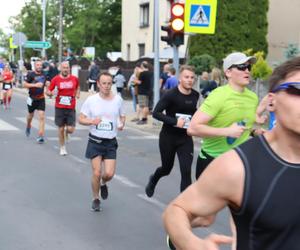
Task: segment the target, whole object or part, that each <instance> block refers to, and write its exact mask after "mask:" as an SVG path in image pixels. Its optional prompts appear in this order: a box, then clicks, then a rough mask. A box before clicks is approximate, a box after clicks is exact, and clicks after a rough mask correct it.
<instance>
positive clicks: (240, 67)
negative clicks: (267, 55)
mask: <svg viewBox="0 0 300 250" xmlns="http://www.w3.org/2000/svg"><path fill="white" fill-rule="evenodd" d="M232 68H236V69H237V70H239V71H246V69H248V71H251V68H252V65H251V64H245V63H244V64H237V65H232V66H231V67H230V69H232Z"/></svg>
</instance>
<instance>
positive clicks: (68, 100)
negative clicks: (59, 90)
mask: <svg viewBox="0 0 300 250" xmlns="http://www.w3.org/2000/svg"><path fill="white" fill-rule="evenodd" d="M71 100H72V97H71V96H60V97H59V104H61V105H66V106H71Z"/></svg>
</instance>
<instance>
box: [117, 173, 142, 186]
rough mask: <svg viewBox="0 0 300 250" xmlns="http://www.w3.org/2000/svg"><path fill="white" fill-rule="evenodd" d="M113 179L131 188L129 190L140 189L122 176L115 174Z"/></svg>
mask: <svg viewBox="0 0 300 250" xmlns="http://www.w3.org/2000/svg"><path fill="white" fill-rule="evenodd" d="M114 179H116V180H118V181H120V182H121V183H123V184H124V185H125V186H128V187H131V188H140V187H141V186H139V185H137V184H135V183H134V182H132V181H130V180H129V179H128V178H127V177H125V176H122V175H117V174H115V176H114Z"/></svg>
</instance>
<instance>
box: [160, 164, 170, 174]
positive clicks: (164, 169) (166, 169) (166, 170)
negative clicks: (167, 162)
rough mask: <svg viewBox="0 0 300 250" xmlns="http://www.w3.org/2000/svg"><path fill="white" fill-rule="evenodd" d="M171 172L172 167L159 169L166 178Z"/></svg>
mask: <svg viewBox="0 0 300 250" xmlns="http://www.w3.org/2000/svg"><path fill="white" fill-rule="evenodd" d="M171 170H172V166H171V167H170V166H168V167H164V166H163V167H161V174H162V175H163V176H166V175H169V174H170V173H171Z"/></svg>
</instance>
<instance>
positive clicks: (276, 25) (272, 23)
mask: <svg viewBox="0 0 300 250" xmlns="http://www.w3.org/2000/svg"><path fill="white" fill-rule="evenodd" d="M299 11H300V1H299V0H286V1H281V0H270V1H269V12H268V22H269V27H268V36H267V39H268V44H269V51H268V58H267V59H268V61H269V62H270V63H271V64H278V63H280V62H282V61H283V60H284V59H285V58H284V53H285V51H286V49H287V47H288V45H289V44H294V45H296V46H297V47H298V48H299V47H300V27H299V23H300V15H299Z"/></svg>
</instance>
